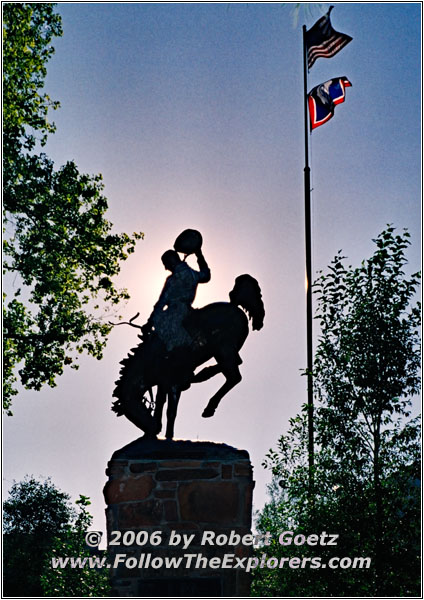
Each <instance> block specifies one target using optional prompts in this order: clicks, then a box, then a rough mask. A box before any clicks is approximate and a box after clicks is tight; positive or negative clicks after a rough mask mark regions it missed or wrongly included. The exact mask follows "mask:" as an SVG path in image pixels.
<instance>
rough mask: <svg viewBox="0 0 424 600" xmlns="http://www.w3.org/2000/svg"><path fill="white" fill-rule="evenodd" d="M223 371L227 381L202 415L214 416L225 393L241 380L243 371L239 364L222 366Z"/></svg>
mask: <svg viewBox="0 0 424 600" xmlns="http://www.w3.org/2000/svg"><path fill="white" fill-rule="evenodd" d="M221 371H222V373H223V374H224V376H225V383H224V385H223V386H222V387H220V388H219V390H218V391H217V392H216V394H215V395H214V396H212V398H211V399H210V400H209V402H208V405H207V406H206V408H205V410H204V411H203V413H202V417H205V418H207V417H213V415H214V414H215V411H216V409H217V408H218V404H219V403H220V402H221V400H222V398H223V397H224V396H225V394H227V393H228V392H229V391H230V390H231V389H233V387H234V386H236V385H237V384H238V383H240V381H241V373H240V369H239V368H238V365H237V364H234V365H232V366H231V367H224V368H221Z"/></svg>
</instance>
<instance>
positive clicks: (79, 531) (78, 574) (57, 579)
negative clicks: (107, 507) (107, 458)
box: [41, 496, 110, 598]
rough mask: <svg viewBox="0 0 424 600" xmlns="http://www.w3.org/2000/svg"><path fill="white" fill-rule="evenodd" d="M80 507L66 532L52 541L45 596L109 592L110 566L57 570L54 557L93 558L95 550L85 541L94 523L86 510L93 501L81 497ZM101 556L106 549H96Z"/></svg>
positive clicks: (42, 577) (91, 594)
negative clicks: (108, 569) (101, 550)
mask: <svg viewBox="0 0 424 600" xmlns="http://www.w3.org/2000/svg"><path fill="white" fill-rule="evenodd" d="M76 504H77V506H78V508H79V512H78V515H77V518H76V520H75V522H74V523H73V524H70V525H68V527H67V529H66V531H65V532H64V533H63V534H61V535H60V536H58V537H56V538H55V539H54V541H53V545H52V549H51V552H50V554H49V556H48V559H47V560H46V561H45V563H44V570H43V574H42V576H41V586H42V589H43V594H44V596H55V597H84V598H85V597H95V598H98V597H105V596H109V595H110V593H109V592H110V584H109V573H108V571H107V569H96V568H89V567H88V566H87V567H84V568H73V569H72V568H71V567H70V566H66V567H65V568H63V569H59V568H56V569H54V568H53V567H52V564H51V559H52V558H55V557H67V556H69V557H81V558H83V557H90V556H93V551H92V550H90V549H89V548H88V547H87V546H86V544H85V541H84V539H85V533H86V532H87V530H88V529H89V527H90V526H91V523H92V520H93V519H92V517H91V515H90V514H89V512H88V511H87V506H89V505H90V501H89V499H88V498H87V497H86V496H80V498H79V500H77V501H76ZM96 555H97V556H98V557H99V559H100V558H101V557H102V556H104V555H105V553H104V552H96Z"/></svg>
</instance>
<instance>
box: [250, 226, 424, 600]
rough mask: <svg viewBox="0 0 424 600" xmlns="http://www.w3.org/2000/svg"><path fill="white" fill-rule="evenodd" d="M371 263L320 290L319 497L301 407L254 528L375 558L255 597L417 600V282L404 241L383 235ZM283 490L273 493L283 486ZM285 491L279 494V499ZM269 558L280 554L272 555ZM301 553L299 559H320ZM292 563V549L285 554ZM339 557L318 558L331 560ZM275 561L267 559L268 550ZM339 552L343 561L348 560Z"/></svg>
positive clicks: (337, 272) (270, 459) (293, 578)
mask: <svg viewBox="0 0 424 600" xmlns="http://www.w3.org/2000/svg"><path fill="white" fill-rule="evenodd" d="M374 241H375V244H376V247H377V248H376V251H375V252H374V254H373V256H372V257H371V258H370V259H369V260H367V261H363V263H362V264H361V266H360V267H358V268H356V269H353V268H352V267H350V266H349V267H345V266H344V264H343V260H344V259H343V257H342V256H341V255H340V253H339V254H338V255H337V256H336V257H335V259H334V260H333V262H332V264H331V265H330V267H329V272H328V273H327V274H325V275H324V274H321V275H320V277H319V279H318V281H317V282H316V283H315V286H314V288H315V293H316V294H317V304H318V309H317V315H316V318H317V319H319V322H320V328H321V335H320V337H319V340H318V344H317V350H316V354H315V360H314V372H313V375H314V395H315V401H316V410H315V445H316V455H315V473H314V475H315V491H316V494H315V498H314V502H313V503H311V502H310V501H309V500H310V499H309V498H308V489H307V478H308V464H307V462H308V461H307V456H308V450H307V419H306V413H305V407H304V409H303V411H302V413H301V414H300V415H298V416H297V417H296V418H294V419H292V420H291V422H290V429H289V431H288V433H287V434H286V435H285V436H282V437H281V439H280V441H279V445H278V449H277V451H271V452H270V453H269V454H268V456H267V460H266V466H268V467H269V468H271V469H272V471H273V474H274V484H273V488H272V498H271V502H270V503H269V504H268V505H267V506H266V507H265V510H264V511H263V512H262V514H261V516H260V519H259V526H260V528H261V529H265V530H266V528H267V527H268V528H271V529H272V530H274V531H277V530H278V529H279V528H281V527H288V524H290V528H291V529H293V528H295V530H297V531H303V532H309V533H311V532H314V533H315V532H319V531H321V530H325V531H327V532H328V531H330V530H331V531H333V532H334V533H337V534H339V535H340V540H339V543H338V546H337V549H336V551H337V554H336V555H337V556H339V557H342V556H347V557H349V556H350V557H352V556H358V557H361V556H362V557H370V558H371V559H372V566H371V568H370V569H367V570H365V571H364V570H354V569H349V570H347V569H346V570H343V569H341V570H340V569H339V570H329V569H324V570H322V569H319V570H317V571H312V570H307V571H305V570H303V571H302V572H300V571H297V572H295V571H293V570H290V572H287V570H286V571H285V572H284V573H281V572H279V571H278V570H275V571H274V572H262V573H261V572H259V571H258V573H257V579H256V586H257V589H258V590H260V591H263V590H264V589H265V590H268V589H271V590H273V591H274V592H275V591H276V589H278V592H279V594H278V595H280V594H282V595H284V594H287V593H288V592H289V593H291V594H292V593H293V592H294V591H295V593H296V594H299V595H301V593H303V594H304V595H316V594H320V595H322V594H324V595H349V594H350V595H371V596H376V595H388V596H390V595H395V596H403V595H406V596H408V595H414V594H415V593H418V592H419V589H418V586H419V572H420V560H419V531H420V529H419V527H420V525H419V522H420V521H419V519H420V499H419V486H418V485H417V483H418V480H419V475H420V466H419V461H420V443H419V442H420V437H419V435H420V429H419V422H418V418H415V419H410V416H411V415H410V405H411V396H412V395H414V394H416V393H418V391H419V365H420V348H419V324H420V311H419V303H418V304H417V305H414V304H413V299H414V295H415V292H416V289H417V286H418V283H419V275H418V273H415V274H413V275H411V276H410V277H406V276H405V273H404V271H403V268H404V265H405V263H406V259H405V250H406V248H407V246H408V244H409V234H408V232H406V231H405V232H404V233H403V234H400V235H397V234H396V233H395V230H394V228H393V227H390V226H388V227H387V229H386V230H385V231H383V232H382V234H381V235H380V236H378V238H377V239H376V240H374ZM278 483H279V484H280V486H279V485H278ZM281 486H282V489H281ZM273 550H275V552H277V553H280V554H281V552H282V551H283V550H282V549H281V547H279V545H278V544H277V545H276V546H275V547H274V548H273ZM316 550H317V549H316V548H306V549H304V548H303V547H302V555H309V556H312V555H317V554H318V553H317V551H316ZM284 551H285V552H288V553H289V554H290V552H291V553H293V552H294V553H296V552H297V553H298V555H299V548H296V547H294V548H293V547H291V548H284ZM332 551H333V556H334V549H332V548H319V554H320V555H322V556H323V557H325V558H326V559H329V558H331V554H332ZM269 553H270V554H271V550H269ZM343 553H345V554H343Z"/></svg>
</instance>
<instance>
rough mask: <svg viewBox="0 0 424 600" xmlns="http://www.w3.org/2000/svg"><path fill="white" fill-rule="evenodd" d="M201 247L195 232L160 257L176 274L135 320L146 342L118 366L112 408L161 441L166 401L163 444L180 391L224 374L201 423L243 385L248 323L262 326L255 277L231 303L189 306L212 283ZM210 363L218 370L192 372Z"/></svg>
mask: <svg viewBox="0 0 424 600" xmlns="http://www.w3.org/2000/svg"><path fill="white" fill-rule="evenodd" d="M201 245H202V237H201V235H200V233H199V232H197V231H194V230H186V231H184V232H183V233H182V234H181V235H180V236H178V238H177V240H176V242H175V245H174V248H175V251H173V250H171V251H167V252H166V253H165V254H164V255H163V256H162V262H163V264H164V266H165V268H166V269H168V270H170V271H171V273H172V274H171V275H170V276H169V277H168V279H167V281H166V283H165V286H164V289H163V291H162V293H161V296H160V298H159V300H158V302H157V303H156V305H155V308H154V310H153V312H152V315H151V316H150V318H149V320H148V322H147V323H146V325H144V326H142V327H140V326H138V325H133V323H132V321H133V320H134V318H135V317H134V318H133V319H131V321H130V324H131V325H133V326H134V327H138V328H139V329H141V330H142V332H143V335H142V336H139V337H140V338H141V339H142V340H143V341H142V343H141V344H139V345H138V346H137V347H136V348H133V349H132V351H131V353H130V354H128V357H127V358H125V359H124V360H123V361H122V362H121V364H122V365H123V367H122V369H121V371H120V379H119V380H118V381H117V382H116V384H117V387H116V389H115V391H114V393H113V395H114V396H115V397H116V398H117V400H116V401H115V402H114V404H113V407H112V410H114V411H115V412H116V413H117V415H118V416H120V415H125V416H126V417H127V418H128V419H129V420H130V421H131V422H132V423H134V425H136V426H137V427H139V428H140V429H142V430H143V431H144V432H145V434H146V435H147V436H150V437H156V436H157V435H158V434H159V433H160V431H161V429H162V413H163V408H164V405H165V402H166V401H168V406H167V427H166V438H167V439H172V438H173V436H174V423H175V417H176V414H177V407H178V401H179V399H180V396H181V392H182V391H184V390H186V389H188V388H189V387H190V385H191V384H193V383H199V382H201V381H206V380H207V379H210V378H211V377H213V376H214V375H217V374H218V373H222V374H223V375H224V376H225V382H224V384H223V385H222V386H221V388H220V389H219V390H218V391H217V392H216V394H214V396H212V398H211V399H210V400H209V402H208V404H207V406H206V408H205V409H204V411H203V413H202V416H203V417H211V416H213V415H214V413H215V410H216V409H217V407H218V404H219V402H220V401H221V399H222V398H223V396H224V395H225V394H226V393H227V392H229V391H230V390H231V389H232V388H233V387H234V386H235V385H237V384H238V383H239V382H240V381H241V378H242V377H241V374H240V369H239V365H240V364H241V363H242V360H241V358H240V355H239V351H240V349H241V347H242V346H243V344H244V342H245V340H246V338H247V336H248V333H249V319H251V322H252V328H253V329H254V330H259V329H261V328H262V326H263V320H264V316H265V310H264V305H263V302H262V295H261V290H260V287H259V284H258V282H257V281H256V279H254V278H253V277H251V276H250V275H240V276H239V277H237V278H236V280H235V285H234V288H233V289H232V290H231V292H230V302H215V303H213V304H209V305H207V306H205V307H203V308H200V309H193V308H191V304H192V302H193V300H194V296H195V293H196V289H197V285H198V283H206V282H207V281H209V279H210V271H209V268H208V266H207V264H206V261H205V259H204V257H203V254H202V252H201ZM177 251H178V252H182V253H184V254H185V255H186V257H187V255H189V254H192V253H195V254H196V256H197V261H198V265H199V269H200V270H199V271H195V270H194V269H191V267H189V266H188V265H187V264H186V262H185V260H184V261H181V259H180V258H179V256H178V254H177ZM186 257H185V258H186ZM240 307H241V308H240ZM165 308H166V310H164V309H165ZM245 311H246V312H245ZM167 313H168V314H167ZM246 313H247V316H246ZM248 317H249V318H248ZM212 358H214V359H215V361H216V364H214V365H212V366H209V367H205V368H203V369H202V370H201V371H200V372H198V373H196V374H195V370H196V368H198V367H200V366H201V365H202V364H204V363H205V362H207V361H209V360H210V359H212ZM155 387H156V388H157V390H156V394H154V391H153V390H154V388H155Z"/></svg>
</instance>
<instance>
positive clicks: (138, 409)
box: [112, 344, 154, 432]
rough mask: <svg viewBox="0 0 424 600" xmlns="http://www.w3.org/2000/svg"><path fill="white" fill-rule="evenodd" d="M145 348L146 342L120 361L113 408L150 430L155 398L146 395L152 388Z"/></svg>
mask: <svg viewBox="0 0 424 600" xmlns="http://www.w3.org/2000/svg"><path fill="white" fill-rule="evenodd" d="M145 350H146V349H145V346H144V344H139V345H138V346H137V347H136V348H133V349H132V350H131V351H130V353H129V354H128V356H127V357H126V358H124V359H123V360H122V361H121V362H120V364H121V365H122V368H121V370H120V372H119V375H120V377H119V379H118V380H117V381H116V382H115V383H116V388H115V390H114V392H113V396H114V397H115V398H117V400H115V402H114V403H113V404H112V410H113V411H114V412H115V413H116V414H117V416H118V417H119V416H121V415H125V416H126V417H127V419H129V420H130V421H131V422H132V423H134V425H136V426H137V427H139V428H140V429H142V430H143V431H145V432H150V430H151V429H152V427H153V424H154V423H153V412H154V400H153V397H152V396H151V395H150V394H149V396H150V397H149V396H146V395H145V394H146V393H147V392H149V389H150V388H149V386H148V385H147V383H146V381H145V373H144V371H145V369H144V363H145Z"/></svg>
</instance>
